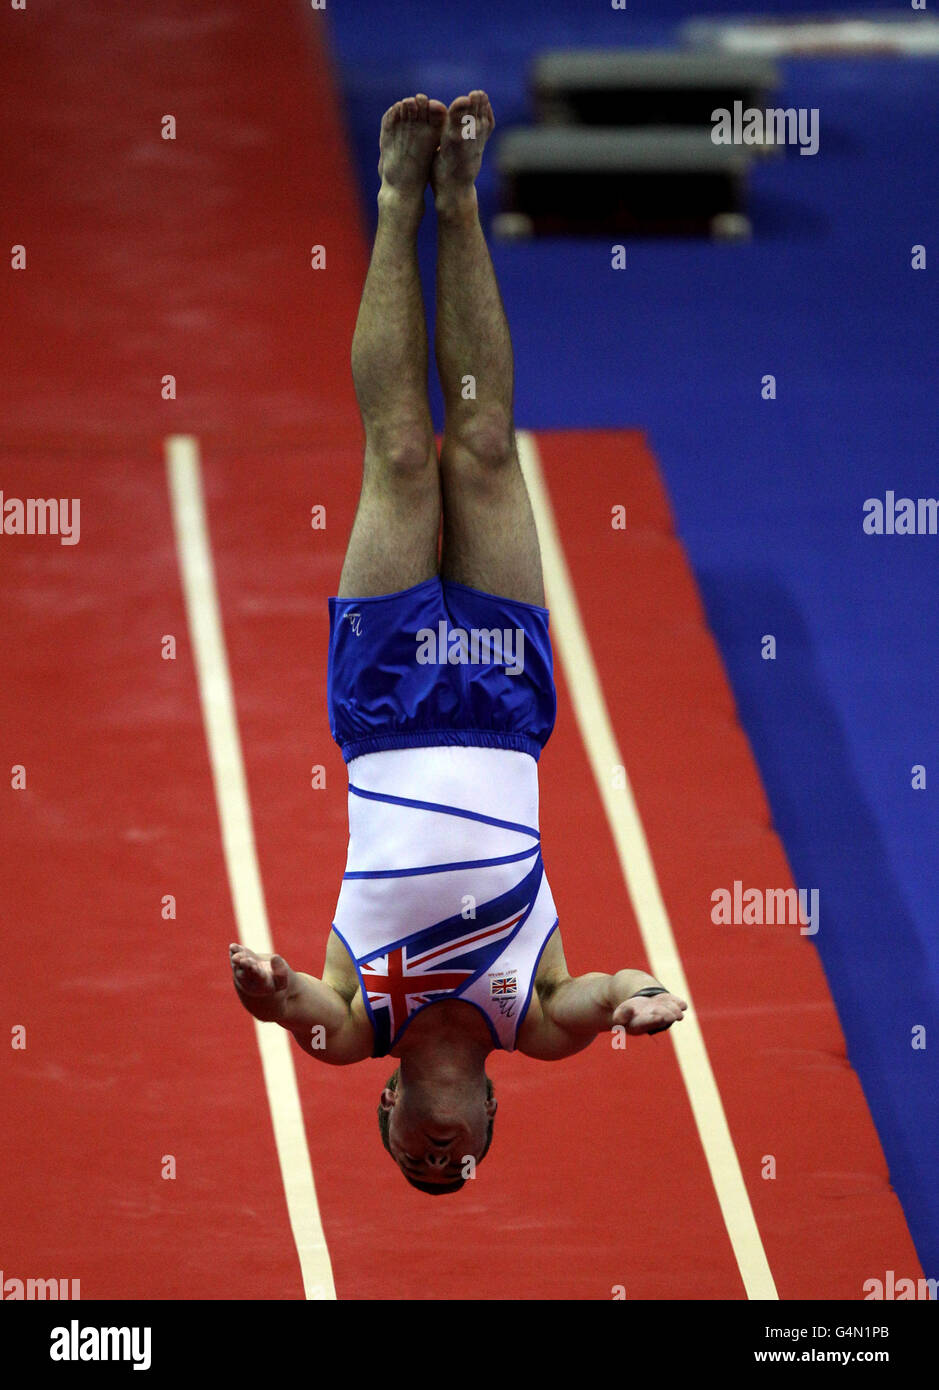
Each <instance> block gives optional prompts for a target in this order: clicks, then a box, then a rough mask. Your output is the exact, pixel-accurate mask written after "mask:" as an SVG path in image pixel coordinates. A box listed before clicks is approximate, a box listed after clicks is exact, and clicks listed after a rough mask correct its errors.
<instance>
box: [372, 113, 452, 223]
mask: <svg viewBox="0 0 939 1390" xmlns="http://www.w3.org/2000/svg"><path fill="white" fill-rule="evenodd" d="M446 118H447V108H446V107H445V106H444V104H443V102H442V101H432V100H430V99H429V98H428V97H426V96H425V95H424V93H423V92H419V93H418V94H417V96H416V97H406V98H405V99H404V101H396V102H395V104H394V106H390V107H389V108H388V110H387V111H386V112H385V114H384V116H383V117H382V121H381V136H380V137H379V146H380V149H381V156H380V158H379V161H378V172H379V174H381V191H380V192H379V195H378V200H379V204H381V205H382V206H388V205H394V206H397V205H399V204H404V205H407V206H409V207H412V208H423V205H424V189H425V187H426V185H427V180H428V178H429V177H430V169H431V164H432V163H433V159H434V154H435V152H436V149H437V145H438V143H439V140H440V133H441V131H442V130H443V127H444V122H445V120H446Z"/></svg>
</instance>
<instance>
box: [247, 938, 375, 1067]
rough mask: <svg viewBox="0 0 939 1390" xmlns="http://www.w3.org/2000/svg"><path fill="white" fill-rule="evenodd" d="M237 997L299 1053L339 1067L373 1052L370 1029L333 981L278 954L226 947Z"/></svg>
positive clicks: (249, 1010)
mask: <svg viewBox="0 0 939 1390" xmlns="http://www.w3.org/2000/svg"><path fill="white" fill-rule="evenodd" d="M229 956H230V960H231V967H232V975H233V977H234V983H235V989H236V991H237V994H238V998H239V999H240V1000H241V1002H242V1004H243V1005H244V1006H245V1008H246V1009H247V1010H248V1012H249V1013H250V1014H253V1016H254V1017H255V1018H256V1019H258V1020H260V1022H262V1023H279V1024H280V1026H281V1027H282V1028H286V1029H288V1031H289V1032H291V1033H292V1034H293V1036H294V1037H295V1038H296V1040H297V1043H298V1045H299V1046H300V1047H301V1048H302V1049H303V1051H304V1052H308V1053H309V1055H310V1056H311V1057H315V1058H316V1059H317V1060H318V1061H322V1062H331V1063H333V1064H334V1065H336V1064H338V1065H343V1064H345V1063H348V1062H360V1061H362V1060H363V1059H364V1058H366V1057H370V1056H371V1054H372V1032H371V1028H370V1027H369V1026H368V1024H367V1021H366V1020H365V1019H364V1018H357V1017H356V1016H355V1015H354V1014H353V1012H352V1009H351V1008H350V1006H349V1004H348V1002H347V1001H346V1000H345V999H343V997H342V995H341V994H339V993H338V992H337V991H336V990H335V989H333V987H332V985H327V984H326V983H325V982H324V981H323V980H317V979H316V977H315V976H313V975H304V974H302V973H301V972H300V971H298V970H292V969H291V968H290V966H289V965H288V964H287V962H286V961H285V960H284V958H283V956H278V955H273V956H259V955H257V954H256V953H255V952H254V951H252V950H250V949H249V948H248V947H247V946H240V945H238V944H237V942H233V943H232V944H231V946H230V947H229Z"/></svg>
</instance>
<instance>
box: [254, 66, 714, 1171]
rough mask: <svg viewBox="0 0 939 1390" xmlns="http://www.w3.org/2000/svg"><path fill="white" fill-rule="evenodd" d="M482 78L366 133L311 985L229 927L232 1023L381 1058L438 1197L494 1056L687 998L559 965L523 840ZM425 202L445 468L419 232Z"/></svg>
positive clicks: (486, 1093) (521, 601)
mask: <svg viewBox="0 0 939 1390" xmlns="http://www.w3.org/2000/svg"><path fill="white" fill-rule="evenodd" d="M493 126H494V118H493V114H492V107H491V105H490V103H489V99H488V97H487V96H486V93H485V92H482V91H473V92H471V93H470V94H469V96H462V97H458V98H457V99H456V100H455V101H454V102H453V103H452V104H451V106H450V107H449V109H448V108H447V107H446V106H444V105H443V103H442V102H439V101H433V100H428V98H427V97H426V96H424V95H423V94H421V95H418V96H416V97H408V98H407V99H406V100H404V101H398V102H396V103H395V104H394V105H393V106H392V107H391V108H390V109H389V110H388V111H386V112H385V115H384V117H383V118H382V123H381V135H380V141H379V144H380V159H379V164H378V172H379V174H380V175H381V188H380V191H379V193H378V226H377V231H376V235H375V244H374V249H373V251H372V258H371V263H370V265H369V270H368V275H367V277H366V281H365V286H364V290H363V293H362V301H361V306H360V309H359V315H358V320H357V322H356V328H355V335H354V338H353V344H352V372H353V378H354V382H355V390H356V396H357V398H358V402H359V408H360V410H361V414H362V421H363V425H364V428H365V441H366V443H365V457H364V464H363V478H362V489H361V495H360V498H359V504H358V510H357V513H356V517H355V521H354V524H353V527H352V533H351V536H350V538H349V544H348V549H347V551H346V556H345V562H344V564H343V568H342V573H341V576H340V581H339V591H338V595H337V596H336V597H334V598H331V599H330V600H329V617H330V636H329V666H328V694H327V700H328V710H329V721H330V729H331V732H332V735H333V737H334V739H335V740H336V742H337V743H338V744H339V747H340V749H341V750H342V755H343V758H344V759H345V761H346V763H347V764H348V773H349V848H348V856H347V861H346V872H345V874H344V875H343V880H342V888H341V891H340V894H339V901H338V905H337V908H336V913H335V918H334V921H333V925H332V930H331V932H330V934H329V939H328V942H327V947H326V960H325V965H324V968H323V974H322V978H321V979H316V978H314V977H313V976H311V975H304V974H301V973H299V972H298V971H295V970H292V969H291V968H290V966H289V965H288V964H287V962H286V961H285V960H284V959H283V957H281V956H279V955H273V956H259V955H256V954H255V953H254V952H253V951H251V950H250V949H249V948H248V947H247V946H243V945H239V944H235V943H233V944H232V946H231V947H230V951H229V954H230V961H231V967H232V971H233V975H234V983H235V988H236V990H237V992H238V996H239V998H240V999H241V1002H242V1003H243V1004H244V1006H245V1008H246V1009H247V1010H248V1011H249V1013H251V1014H253V1016H254V1017H255V1018H257V1019H260V1020H262V1021H268V1022H274V1023H279V1024H280V1025H281V1026H282V1027H283V1028H286V1029H288V1030H289V1031H290V1032H291V1033H292V1034H293V1036H294V1038H295V1039H296V1041H297V1042H298V1044H299V1045H300V1047H301V1048H303V1050H304V1051H305V1052H307V1053H309V1055H310V1056H311V1057H315V1058H318V1059H319V1060H320V1061H323V1062H328V1063H330V1064H332V1065H335V1066H345V1065H348V1064H349V1063H352V1062H359V1061H362V1060H364V1059H365V1058H369V1057H385V1056H391V1057H393V1058H395V1059H396V1061H397V1067H396V1069H395V1072H394V1074H393V1075H392V1076H391V1077H390V1078H389V1080H388V1082H387V1083H386V1085H385V1088H384V1089H383V1091H382V1093H381V1098H380V1101H379V1109H378V1119H379V1128H380V1131H381V1137H382V1142H383V1143H384V1146H385V1148H386V1149H387V1150H388V1151H389V1153H390V1154H391V1157H392V1158H393V1160H394V1161H395V1163H396V1164H397V1165H398V1167H399V1168H400V1169H401V1171H402V1172H403V1173H404V1175H405V1177H406V1178H407V1180H408V1182H409V1183H411V1184H412V1185H413V1186H414V1187H417V1188H420V1189H421V1191H424V1192H429V1193H432V1194H435V1195H436V1194H439V1193H443V1192H455V1191H457V1190H458V1189H459V1188H461V1187H462V1186H463V1184H464V1182H465V1181H466V1179H467V1178H469V1177H474V1176H475V1169H476V1165H477V1164H478V1163H479V1162H480V1161H481V1160H482V1159H483V1158H484V1156H485V1154H486V1152H487V1151H488V1148H489V1145H490V1142H491V1139H492V1128H493V1119H494V1116H495V1113H496V1106H497V1101H496V1099H495V1096H494V1095H493V1087H492V1083H491V1081H490V1080H489V1078H488V1077H487V1075H486V1066H485V1064H486V1058H487V1056H488V1054H489V1053H490V1052H492V1051H493V1050H494V1049H496V1048H502V1049H504V1050H506V1051H509V1052H511V1051H513V1050H515V1049H517V1050H518V1051H520V1052H523V1053H524V1054H525V1055H526V1056H528V1057H536V1058H540V1059H542V1060H544V1061H557V1060H559V1059H560V1058H563V1057H569V1056H570V1055H571V1054H572V1053H575V1052H579V1051H581V1050H582V1049H583V1048H585V1047H587V1046H588V1044H589V1043H590V1042H591V1041H592V1040H593V1039H594V1038H595V1037H596V1036H597V1034H598V1033H604V1032H610V1031H612V1030H613V1029H616V1028H620V1029H622V1030H624V1032H625V1033H627V1034H640V1033H658V1032H662V1031H664V1030H665V1029H667V1028H670V1027H671V1026H672V1024H673V1023H675V1022H678V1021H680V1020H681V1017H682V1014H683V1012H684V1010H685V1009H686V1008H687V1005H686V1004H685V1003H684V1001H682V1000H681V999H678V998H676V996H675V995H674V994H672V993H670V992H669V991H668V990H667V989H666V988H665V986H663V985H661V984H660V983H659V982H658V981H657V980H654V979H653V978H652V977H651V976H649V975H647V974H644V973H643V971H641V970H619V971H617V972H616V973H615V974H613V975H606V974H600V973H591V974H587V975H579V976H576V977H572V976H571V975H570V974H569V972H568V969H567V965H566V962H565V959H564V950H563V947H562V943H561V936H560V932H559V930H558V925H557V923H558V917H557V912H556V911H555V906H554V902H553V900H552V896H551V890H550V888H549V886H548V881H547V878H546V876H545V871H544V865H543V863H542V857H541V842H540V835H539V830H538V758H539V756H540V753H541V750H542V748H543V747H544V746H545V744H546V743H547V741H548V738H549V736H550V734H551V731H552V729H553V727H554V722H555V715H556V697H555V689H554V678H553V665H552V654H551V644H550V638H549V634H548V612H547V609H546V608H545V607H544V590H543V585H542V573H541V555H540V551H539V546H538V537H537V533H536V530H535V523H534V518H533V515H532V510H531V505H530V503H529V499H528V493H527V490H526V487H525V481H524V478H523V476H522V472H521V469H520V467H519V461H518V454H517V451H516V445H515V436H514V430H513V420H512V397H513V362H512V348H511V342H510V339H509V329H508V324H507V322H506V318H505V312H504V309H503V306H502V300H501V297H500V294H499V289H498V286H497V284H496V278H495V273H494V270H493V266H492V262H491V260H490V257H489V252H488V249H487V246H486V241H485V238H484V235H483V231H482V228H481V226H480V221H479V215H478V208H477V198H476V187H475V179H476V175H477V173H478V171H479V167H480V164H481V161H482V155H483V147H484V145H485V143H486V140H487V138H488V136H489V134H490V133H491V131H492V129H493ZM428 182H429V184H430V186H431V190H432V192H433V198H434V203H435V208H436V217H437V283H436V299H437V316H436V341H435V352H436V361H437V369H438V372H439V374H440V380H441V385H442V388H443V396H444V402H445V415H446V418H445V427H444V434H443V442H442V446H441V449H440V455H439V458H438V455H437V449H436V444H435V438H434V431H433V426H432V422H431V415H430V408H429V405H428V400H427V364H428V349H427V328H426V324H425V320H424V306H423V301H422V297H421V284H420V278H419V273H418V261H417V244H416V243H417V231H418V227H419V224H420V221H421V218H422V216H423V212H424V194H425V188H426V185H427V184H428Z"/></svg>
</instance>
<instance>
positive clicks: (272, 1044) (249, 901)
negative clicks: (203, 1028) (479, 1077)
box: [165, 435, 336, 1299]
mask: <svg viewBox="0 0 939 1390" xmlns="http://www.w3.org/2000/svg"><path fill="white" fill-rule="evenodd" d="M165 448H166V467H167V475H168V480H169V490H170V500H171V504H172V511H173V524H174V526H175V530H176V547H177V550H178V552H179V563H180V571H181V574H182V582H183V592H184V594H185V599H186V611H187V614H188V618H189V631H190V634H191V638H192V646H193V653H194V657H195V663H196V674H197V677H198V681H199V698H200V701H201V704H202V718H203V721H204V723H205V731H206V738H207V740H208V745H209V757H210V761H211V764H212V779H213V781H214V784H215V799H216V803H217V805H218V814H219V820H220V822H221V829H222V843H223V846H224V850H225V864H226V866H227V869H228V882H229V886H230V888H231V895H232V902H233V905H234V909H235V920H236V923H237V937H238V940H239V941H243V942H245V943H246V944H248V943H250V944H251V946H252V948H253V949H255V950H257V951H260V952H262V953H268V954H272V953H273V950H274V947H273V944H272V942H271V933H270V927H269V925H268V920H267V908H266V906H265V903H264V890H263V888H262V885H261V873H260V869H259V867H258V856H257V849H256V847H255V843H254V828H253V825H252V821H251V806H250V802H249V799H248V785H247V780H246V778H245V770H244V763H243V761H242V756H241V744H240V742H239V738H238V723H237V719H236V717H235V702H234V697H233V695H232V685H231V676H230V673H229V669H228V657H227V654H226V651H225V637H224V633H223V629H222V620H221V612H220V609H219V601H218V590H217V588H216V584H215V574H214V572H213V568H212V549H211V543H210V541H209V533H208V527H207V525H206V515H205V503H204V500H203V492H202V479H201V472H200V467H199V447H198V442H197V441H196V440H195V439H194V438H192V436H190V435H172V436H171V437H170V438H169V439H167V440H166V441H165ZM234 1002H235V1001H234V1000H233V1006H234ZM254 1026H255V1035H256V1037H257V1042H258V1048H259V1049H260V1053H261V1066H262V1068H263V1071H264V1084H265V1086H266V1088H267V1098H268V1103H269V1104H270V1108H271V1119H272V1121H273V1125H274V1142H275V1144H276V1145H277V1156H278V1159H279V1160H280V1171H281V1176H282V1178H283V1183H284V1192H285V1194H286V1198H287V1211H288V1215H289V1217H290V1225H291V1228H292V1230H293V1238H294V1241H295V1243H296V1246H297V1254H298V1255H299V1257H300V1269H301V1273H302V1276H303V1289H304V1293H305V1296H306V1297H307V1298H308V1299H334V1298H335V1297H336V1289H335V1285H334V1284H333V1274H332V1266H331V1264H330V1259H329V1251H328V1249H327V1246H326V1237H325V1235H324V1234H323V1226H322V1222H321V1220H320V1212H319V1204H318V1203H317V1200H316V1187H315V1184H314V1182H313V1168H312V1165H311V1163H310V1152H309V1149H308V1148H307V1141H306V1131H305V1130H304V1127H303V1113H302V1111H301V1108H300V1093H299V1091H298V1089H297V1075H296V1072H295V1070H294V1065H293V1057H292V1056H291V1053H290V1040H289V1038H288V1036H287V1033H286V1031H285V1030H284V1029H283V1028H278V1027H277V1026H276V1025H271V1024H262V1023H258V1022H257V1020H255V1025H254Z"/></svg>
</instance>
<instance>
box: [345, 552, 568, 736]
mask: <svg viewBox="0 0 939 1390" xmlns="http://www.w3.org/2000/svg"><path fill="white" fill-rule="evenodd" d="M326 698H327V704H328V709H329V727H330V730H331V731H332V736H333V738H334V739H335V740H336V742H337V743H338V744H339V747H340V748H341V749H342V756H343V758H344V759H345V760H346V762H347V763H348V762H351V761H352V759H353V758H358V757H360V756H361V755H362V754H363V753H378V752H383V751H385V750H386V749H389V748H415V747H430V746H432V745H435V744H450V743H456V744H470V745H475V746H477V747H483V748H512V749H515V750H516V751H518V752H521V753H530V754H531V756H532V757H533V758H535V759H536V760H537V759H538V757H539V756H540V754H541V750H542V748H543V747H544V745H545V744H546V743H547V741H548V739H549V737H550V736H551V730H552V729H553V728H554V720H555V716H556V714H557V697H556V695H555V690H554V667H553V662H552V657H551V639H550V637H549V635H548V610H547V609H546V608H539V607H538V606H537V605H536V604H533V603H522V602H520V601H519V600H517V599H508V598H499V597H497V596H496V595H494V594H486V593H483V592H482V590H480V589H470V588H468V587H467V586H466V585H465V584H454V583H452V582H451V581H450V580H447V579H444V580H441V578H440V576H439V575H434V576H433V577H432V578H431V579H426V580H425V581H424V582H423V583H422V584H415V585H414V586H413V587H412V588H410V589H401V590H400V591H399V592H398V593H394V594H380V595H378V596H377V597H375V598H331V599H330V600H329V667H328V672H327V678H326Z"/></svg>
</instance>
